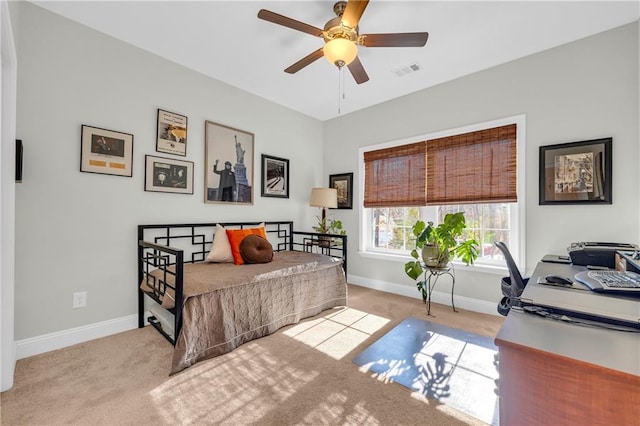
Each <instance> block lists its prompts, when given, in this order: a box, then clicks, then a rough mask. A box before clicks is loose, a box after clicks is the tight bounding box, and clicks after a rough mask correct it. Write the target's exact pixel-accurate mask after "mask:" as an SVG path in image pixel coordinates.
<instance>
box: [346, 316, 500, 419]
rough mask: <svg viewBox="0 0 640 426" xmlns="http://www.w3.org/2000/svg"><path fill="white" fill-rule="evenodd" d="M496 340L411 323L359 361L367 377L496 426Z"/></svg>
mask: <svg viewBox="0 0 640 426" xmlns="http://www.w3.org/2000/svg"><path fill="white" fill-rule="evenodd" d="M496 352H497V348H496V346H495V345H494V343H493V339H492V338H489V337H486V336H480V335H477V334H474V333H469V332H467V331H463V330H458V329H455V328H450V327H446V326H443V325H440V324H436V323H431V322H429V321H424V320H421V319H418V318H413V317H409V318H407V319H406V320H404V321H403V322H401V323H400V324H398V325H397V326H396V327H395V328H393V329H392V330H391V331H389V333H387V334H385V335H384V336H382V337H381V338H380V339H379V340H377V341H376V342H375V343H373V344H372V345H371V346H369V347H368V348H367V349H365V350H364V351H363V352H362V353H360V354H359V355H358V356H356V357H355V358H354V360H353V362H354V363H355V364H357V365H359V366H361V367H360V370H361V371H363V372H372V373H374V374H373V377H376V378H377V379H378V380H381V381H383V382H387V383H389V382H396V383H398V384H401V385H403V386H405V387H407V388H409V389H411V390H413V391H414V392H417V393H419V394H420V395H424V396H427V397H429V398H433V399H436V400H438V401H439V402H441V403H442V404H446V405H447V406H449V407H452V408H455V409H457V410H460V411H462V412H464V413H467V414H469V415H471V416H473V417H476V418H478V419H480V420H482V421H483V422H485V423H488V424H494V425H497V424H498V417H499V412H498V396H497V394H496V387H495V382H494V380H495V379H497V378H498V372H497V370H496V366H495V364H494V355H495V354H496Z"/></svg>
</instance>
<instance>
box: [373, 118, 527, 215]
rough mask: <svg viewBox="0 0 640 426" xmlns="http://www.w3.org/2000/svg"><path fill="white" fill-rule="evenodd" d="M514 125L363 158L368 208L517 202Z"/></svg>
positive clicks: (384, 150)
mask: <svg viewBox="0 0 640 426" xmlns="http://www.w3.org/2000/svg"><path fill="white" fill-rule="evenodd" d="M516 154H517V150H516V125H515V124H510V125H507V126H501V127H495V128H492V129H485V130H479V131H475V132H469V133H464V134H460V135H454V136H447V137H444V138H439V139H432V140H429V141H426V142H417V143H413V144H409V145H401V146H396V147H391V148H385V149H379V150H376V151H369V152H365V153H364V165H365V170H364V172H365V176H364V180H365V182H364V206H365V207H408V206H426V205H444V204H465V203H500V202H515V201H517V182H516V176H517V173H516Z"/></svg>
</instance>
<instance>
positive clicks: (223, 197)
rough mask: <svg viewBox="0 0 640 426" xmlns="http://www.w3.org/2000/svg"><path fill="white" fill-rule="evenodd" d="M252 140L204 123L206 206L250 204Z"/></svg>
mask: <svg viewBox="0 0 640 426" xmlns="http://www.w3.org/2000/svg"><path fill="white" fill-rule="evenodd" d="M253 137H254V136H253V133H249V132H245V131H243V130H238V129H234V128H233V127H228V126H224V125H222V124H218V123H214V122H213V121H205V123H204V142H205V143H204V149H205V151H204V157H205V170H204V202H205V203H234V204H253Z"/></svg>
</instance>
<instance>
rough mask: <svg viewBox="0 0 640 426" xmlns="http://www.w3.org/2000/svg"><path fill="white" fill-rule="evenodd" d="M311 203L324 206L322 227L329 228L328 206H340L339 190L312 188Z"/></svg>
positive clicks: (311, 204) (314, 205) (315, 205)
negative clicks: (327, 226)
mask: <svg viewBox="0 0 640 426" xmlns="http://www.w3.org/2000/svg"><path fill="white" fill-rule="evenodd" d="M309 205H310V206H313V207H322V229H327V228H326V225H327V208H333V209H335V208H337V207H338V190H337V189H335V188H311V201H309Z"/></svg>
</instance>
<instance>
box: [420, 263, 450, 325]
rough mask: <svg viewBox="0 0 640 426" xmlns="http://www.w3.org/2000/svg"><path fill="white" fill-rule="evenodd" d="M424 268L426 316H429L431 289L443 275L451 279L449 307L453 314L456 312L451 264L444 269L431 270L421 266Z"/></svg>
mask: <svg viewBox="0 0 640 426" xmlns="http://www.w3.org/2000/svg"><path fill="white" fill-rule="evenodd" d="M423 268H424V281H425V284H426V286H427V290H428V291H427V293H428V294H427V302H426V303H427V315H429V316H433V315H431V293H432V292H433V288H434V287H435V286H436V283H437V282H438V278H440V277H441V276H443V275H448V276H450V277H451V307H452V308H453V312H458V311H457V310H456V305H455V304H454V303H453V290H454V288H455V285H456V274H455V270H454V269H453V264H452V263H451V262H449V263H448V264H447V266H445V267H444V268H431V267H429V266H426V265H423Z"/></svg>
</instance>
